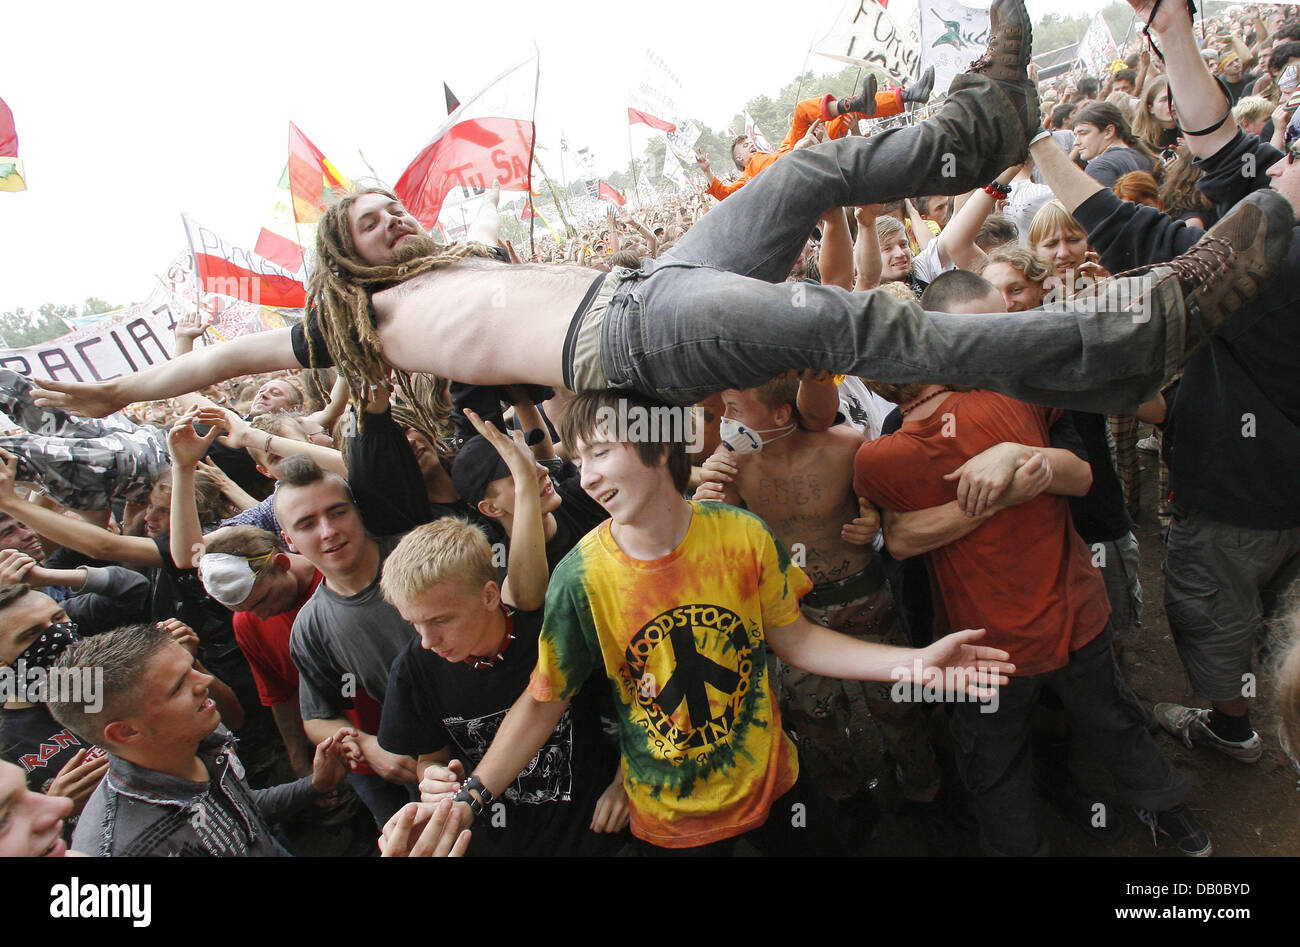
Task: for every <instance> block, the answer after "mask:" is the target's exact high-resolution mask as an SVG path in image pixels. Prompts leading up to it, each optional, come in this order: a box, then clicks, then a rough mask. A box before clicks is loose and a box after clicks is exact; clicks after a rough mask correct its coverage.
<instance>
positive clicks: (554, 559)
mask: <svg viewBox="0 0 1300 947" xmlns="http://www.w3.org/2000/svg"><path fill="white" fill-rule="evenodd" d="M551 480H552V482H553V483H554V484H555V492H556V493H558V494H559V495H560V498H561V499H562V500H563V501H564V502H563V503H561V504H560V505H559V507H557V508H556V510H555V514H554V516H555V525H556V530H555V535H554V536H552V537H551V538H550V540H548V541H547V543H546V564H547V566H549V567H550V570H551V572H555V567H556V566H558V565H559V564H560V560H561V559H563V558H564V557H565V556H567V555H568V554H569V550H570V549H572V548H573V547H574V546H576V545H577V544H578V540H580V539H581V538H582V537H583V536H586V535H587V534H588V533H590V532H591V531H592V530H593V529H595V528H596V527H597V526H599V525H600V524H601V523H603V522H605V520H607V519H609V513H607V512H606V511H605V508H604V507H603V506H601V505H600V504H599V503H597V502H596V501H595V500H593V499H592V498H591V497H590V496H588V495H587V491H586V490H584V489H582V482H581V481H582V475H581V474H580V473H579V472H578V468H577V467H574V466H573V464H570V463H566V464H565V465H564V466H563V467H562V468H561V469H560V473H559V474H558V475H556V476H554V477H552V478H551Z"/></svg>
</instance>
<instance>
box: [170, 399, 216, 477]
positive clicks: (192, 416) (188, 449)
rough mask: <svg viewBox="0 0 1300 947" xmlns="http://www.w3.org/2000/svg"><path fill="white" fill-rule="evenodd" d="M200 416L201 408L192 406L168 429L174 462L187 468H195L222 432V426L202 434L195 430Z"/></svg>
mask: <svg viewBox="0 0 1300 947" xmlns="http://www.w3.org/2000/svg"><path fill="white" fill-rule="evenodd" d="M198 417H199V409H198V408H191V409H190V410H189V411H186V412H185V413H184V414H183V415H181V416H180V417H179V418H177V419H176V423H175V424H173V425H172V426H171V428H170V430H168V431H167V450H168V452H169V453H170V454H171V456H172V463H173V464H174V465H175V466H177V467H181V468H184V469H186V470H193V469H194V467H195V466H196V465H197V464H198V462H199V461H200V460H202V459H203V457H204V455H205V454H207V452H208V449H209V448H210V447H211V446H212V442H213V441H214V440H216V439H217V435H218V434H220V433H221V428H219V427H215V426H214V427H213V428H212V429H211V430H210V431H208V433H207V434H204V435H202V436H200V435H199V432H198V431H196V430H194V422H195V421H197V420H198Z"/></svg>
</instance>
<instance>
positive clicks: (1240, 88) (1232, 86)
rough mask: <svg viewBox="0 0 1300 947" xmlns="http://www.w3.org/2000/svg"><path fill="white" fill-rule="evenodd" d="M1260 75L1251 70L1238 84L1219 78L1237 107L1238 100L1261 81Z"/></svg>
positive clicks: (1243, 74) (1243, 75)
mask: <svg viewBox="0 0 1300 947" xmlns="http://www.w3.org/2000/svg"><path fill="white" fill-rule="evenodd" d="M1259 75H1260V74H1259V73H1258V72H1257V71H1255V70H1251V71H1250V72H1243V73H1242V74H1241V78H1240V79H1238V80H1237V81H1236V82H1229V81H1228V80H1227V79H1225V78H1223V77H1222V76H1220V77H1219V81H1220V82H1221V83H1223V87H1224V88H1225V89H1227V90H1228V95H1229V96H1230V97H1231V99H1232V104H1233V105H1236V104H1237V100H1238V99H1240V98H1241V97H1242V96H1243V95H1245V94H1246V90H1247V89H1249V88H1250V87H1251V86H1253V85H1254V84H1255V83H1256V82H1258V81H1259ZM1265 140H1267V139H1265Z"/></svg>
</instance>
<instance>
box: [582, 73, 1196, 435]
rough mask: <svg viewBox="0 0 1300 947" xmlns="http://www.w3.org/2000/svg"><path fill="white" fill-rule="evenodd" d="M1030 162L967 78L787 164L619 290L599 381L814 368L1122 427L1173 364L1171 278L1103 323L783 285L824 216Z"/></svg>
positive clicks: (1176, 316)
mask: <svg viewBox="0 0 1300 947" xmlns="http://www.w3.org/2000/svg"><path fill="white" fill-rule="evenodd" d="M1024 147H1025V142H1024V133H1023V131H1022V128H1021V125H1020V122H1019V120H1018V118H1017V117H1016V113H1015V111H1014V110H1013V108H1012V106H1011V103H1010V101H1009V100H1008V99H1007V98H1006V97H1005V96H1004V95H1003V94H1002V93H1001V91H999V90H998V89H997V87H996V86H995V85H993V84H992V83H991V82H989V81H988V80H987V79H985V78H984V77H982V76H970V75H962V76H958V77H957V78H956V79H955V80H954V81H953V85H952V88H951V89H950V94H949V97H948V99H947V100H946V102H945V103H944V106H943V108H942V110H941V111H940V112H939V114H938V115H936V116H934V117H932V118H931V119H929V120H927V121H925V122H922V123H920V124H918V125H915V126H913V127H910V128H901V129H895V130H892V131H887V132H884V133H881V134H878V135H875V136H873V137H871V138H866V139H864V138H859V137H850V138H842V139H838V140H835V141H831V142H826V143H824V144H822V145H818V146H816V147H813V148H807V149H802V150H800V151H796V152H792V153H790V154H787V155H784V156H783V157H782V158H781V159H780V160H779V161H777V162H776V163H775V164H773V165H772V166H771V167H769V168H768V169H767V170H766V171H764V172H763V173H762V174H761V175H759V176H758V177H757V178H755V179H754V180H752V181H750V182H749V183H748V184H746V185H745V187H743V188H741V189H740V190H739V191H737V192H736V193H735V194H733V195H731V196H730V197H728V198H727V199H726V200H725V201H723V202H722V203H721V204H720V205H719V206H718V207H716V208H714V209H713V210H712V211H711V212H710V213H708V214H707V215H705V217H704V218H703V219H702V220H700V222H699V223H697V224H696V225H695V226H694V227H693V228H692V229H691V230H690V231H689V232H688V233H687V234H686V235H685V236H684V237H683V238H682V239H681V240H680V241H679V242H678V243H677V244H676V246H674V247H673V248H672V249H671V250H670V251H668V253H666V254H665V255H664V256H663V257H661V258H659V259H657V260H647V261H646V262H645V264H644V265H643V267H642V269H641V270H640V271H639V272H638V273H637V274H635V275H634V276H633V277H631V278H629V279H628V280H627V281H625V282H624V284H623V286H622V287H620V289H619V291H618V292H617V293H616V294H615V296H614V298H613V299H612V300H611V302H610V305H609V308H608V310H607V311H606V313H605V322H604V326H603V329H602V337H601V341H602V344H601V354H602V361H603V368H604V374H605V377H606V378H607V379H608V380H609V383H610V384H611V385H613V386H614V387H632V388H636V389H638V390H640V391H642V392H644V393H646V394H648V395H651V396H653V397H656V398H659V399H660V400H663V401H666V402H669V403H673V404H691V403H694V402H697V401H699V400H701V399H702V398H704V397H705V396H707V395H709V394H711V393H713V392H716V391H719V390H721V389H723V388H748V387H753V386H755V385H759V384H762V383H763V382H765V381H767V380H768V379H770V378H772V377H774V376H776V375H778V374H780V373H781V372H784V371H786V370H788V369H792V368H795V369H802V368H813V369H821V370H826V371H832V372H837V373H843V374H852V375H858V376H861V377H864V378H871V379H876V380H878V381H886V382H900V383H907V382H918V383H938V382H947V383H951V384H957V385H964V386H970V387H977V388H988V389H991V390H993V391H999V392H1002V393H1004V394H1007V395H1009V396H1011V397H1013V398H1018V399H1020V400H1024V401H1029V402H1033V403H1037V404H1047V405H1055V406H1061V407H1072V408H1077V409H1080V410H1085V411H1096V412H1100V413H1112V412H1123V411H1131V410H1132V409H1133V408H1134V407H1135V406H1136V405H1138V404H1139V403H1140V402H1142V401H1144V400H1146V399H1147V398H1148V397H1150V396H1151V395H1153V394H1154V393H1155V392H1156V391H1157V390H1158V388H1159V386H1160V384H1161V382H1162V381H1163V380H1164V379H1165V378H1166V376H1167V375H1169V374H1171V373H1172V371H1173V370H1174V368H1175V367H1176V364H1177V362H1178V359H1179V358H1180V356H1181V354H1182V348H1183V340H1184V327H1183V317H1182V296H1181V292H1180V290H1179V288H1178V286H1177V282H1176V280H1173V279H1164V280H1163V281H1157V280H1152V279H1146V278H1144V279H1145V282H1143V281H1139V280H1133V281H1130V282H1129V283H1128V284H1126V287H1125V290H1124V292H1122V293H1118V294H1116V297H1114V298H1112V299H1110V300H1107V301H1103V302H1101V303H1100V305H1098V306H1097V307H1096V308H1098V309H1100V310H1101V311H1099V312H1097V311H1093V312H1084V311H1077V310H1075V309H1073V308H1072V309H1071V310H1070V311H1058V312H1047V311H1037V312H1031V313H1015V314H1009V313H998V314H992V315H956V314H946V313H934V312H926V311H924V310H923V309H922V308H921V307H920V306H919V305H917V304H915V303H908V302H903V301H901V300H898V299H896V298H894V297H892V296H890V295H889V294H888V293H884V292H865V293H850V292H846V291H844V290H842V289H839V288H838V287H832V286H821V285H813V284H808V283H778V281H779V280H783V279H785V277H786V276H787V275H788V274H789V272H790V268H791V266H792V265H793V264H794V261H795V259H796V257H797V256H798V254H799V251H800V250H801V249H802V247H803V245H804V241H805V240H806V239H807V237H808V234H809V233H810V232H811V230H812V228H813V226H814V225H816V223H817V220H818V219H819V218H820V216H821V215H822V214H823V213H824V212H825V211H826V210H828V209H830V208H832V207H843V206H852V205H861V204H869V203H880V202H884V201H889V200H894V199H897V198H901V197H905V196H908V195H914V194H960V193H964V192H966V191H969V190H971V189H972V188H975V187H978V186H980V185H982V184H986V183H988V182H989V181H991V180H993V178H994V177H996V176H997V175H998V174H999V173H1001V172H1002V171H1003V170H1005V169H1006V168H1007V167H1008V166H1010V165H1011V164H1014V163H1017V162H1018V161H1020V160H1023V156H1024ZM1169 272H1170V271H1168V270H1163V271H1156V275H1157V276H1160V275H1162V274H1168V273H1169ZM1152 283H1154V284H1155V289H1154V291H1153V292H1151V293H1150V294H1149V297H1143V298H1142V300H1141V302H1142V303H1143V305H1142V308H1141V312H1140V313H1136V314H1135V313H1133V312H1129V311H1118V305H1117V302H1124V303H1127V302H1130V301H1132V300H1133V299H1135V298H1137V297H1138V296H1139V295H1140V294H1141V292H1142V290H1143V289H1147V288H1150V287H1151V284H1152Z"/></svg>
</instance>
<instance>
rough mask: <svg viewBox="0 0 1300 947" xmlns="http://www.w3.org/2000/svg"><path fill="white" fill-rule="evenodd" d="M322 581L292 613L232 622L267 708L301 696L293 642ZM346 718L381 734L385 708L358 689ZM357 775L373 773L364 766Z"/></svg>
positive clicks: (240, 616)
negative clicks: (304, 609) (302, 611)
mask: <svg viewBox="0 0 1300 947" xmlns="http://www.w3.org/2000/svg"><path fill="white" fill-rule="evenodd" d="M322 578H324V577H323V576H322V575H321V573H320V570H319V569H317V570H316V571H315V573H314V574H313V575H312V579H311V586H310V587H309V588H308V589H307V591H306V592H304V593H303V595H302V597H301V598H299V599H298V601H297V602H295V603H294V606H293V608H292V609H291V610H290V611H287V612H284V613H282V614H280V615H273V616H272V617H270V618H267V619H265V620H263V619H261V618H258V617H257V616H256V615H254V614H253V613H252V612H235V617H234V620H233V622H232V624H233V625H234V628H235V642H236V643H237V644H238V645H239V650H240V651H242V652H244V657H245V658H247V659H248V666H249V668H250V669H251V670H252V672H253V680H254V681H256V682H257V696H258V698H259V699H260V700H261V701H262V706H263V707H274V706H275V705H276V704H283V703H284V702H285V701H286V700H290V699H292V698H294V697H296V695H297V693H298V668H297V667H296V666H295V665H294V663H293V659H292V658H291V657H290V656H289V638H290V637H291V636H292V635H293V620H294V619H295V618H297V617H298V611H299V609H301V608H302V607H303V606H304V605H306V604H307V600H308V599H309V598H311V597H312V594H313V593H314V592H315V591H316V586H318V585H320V583H321V579H322ZM343 716H344V717H346V718H347V719H348V722H350V723H351V724H353V725H354V726H356V727H358V728H359V729H361V730H364V731H365V732H366V733H378V732H379V721H380V719H381V717H382V716H383V706H382V705H381V704H380V703H379V702H378V701H376V700H375V699H374V698H372V697H371V696H370V695H369V694H367V693H366V692H365V690H364V689H363V688H362V687H360V686H358V687H357V693H356V696H355V697H354V698H353V699H352V709H351V710H345V711H343ZM357 771H358V772H361V773H370V772H373V770H371V769H370V768H369V767H368V766H366V765H365V764H364V763H362V764H361V765H360V766H359V767H358V769H357Z"/></svg>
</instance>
